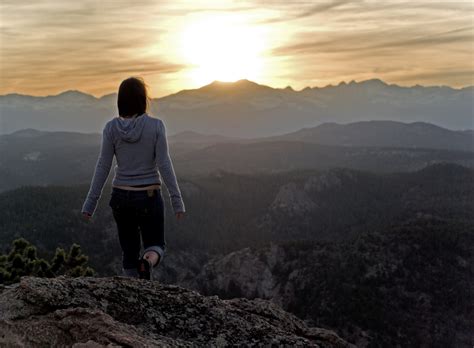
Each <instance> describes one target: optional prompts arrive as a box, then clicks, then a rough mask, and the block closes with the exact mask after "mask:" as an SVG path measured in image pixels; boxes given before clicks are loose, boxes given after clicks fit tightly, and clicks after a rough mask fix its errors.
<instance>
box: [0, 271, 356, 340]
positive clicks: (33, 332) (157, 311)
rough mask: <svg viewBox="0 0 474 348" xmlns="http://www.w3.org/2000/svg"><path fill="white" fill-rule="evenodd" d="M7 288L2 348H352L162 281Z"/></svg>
mask: <svg viewBox="0 0 474 348" xmlns="http://www.w3.org/2000/svg"><path fill="white" fill-rule="evenodd" d="M0 291H1V293H0V346H8V347H10V346H12V347H24V346H28V347H40V346H41V347H44V346H62V347H63V346H72V347H104V346H107V347H117V346H125V347H152V346H228V345H238V346H239V345H242V346H249V345H250V346H251V345H284V346H305V347H350V346H351V345H350V344H348V343H347V342H345V341H344V340H342V339H341V338H340V337H338V336H337V335H336V334H335V333H334V332H332V331H329V330H325V329H320V328H308V327H307V326H306V325H305V324H304V322H303V321H301V320H300V319H298V318H296V317H295V316H293V315H291V314H289V313H287V312H285V311H283V310H282V309H281V308H280V307H278V306H276V305H275V304H272V303H271V302H269V301H266V300H261V299H255V300H248V299H243V298H237V299H232V300H221V299H219V298H218V297H217V296H210V297H206V296H202V295H201V294H199V293H198V292H196V291H193V290H188V289H185V288H182V287H179V286H176V285H163V284H161V283H159V282H156V281H146V280H141V279H134V278H125V277H119V276H115V277H110V278H95V277H81V278H71V277H65V276H60V277H57V278H37V277H22V279H21V281H20V283H17V284H13V285H11V286H8V287H0Z"/></svg>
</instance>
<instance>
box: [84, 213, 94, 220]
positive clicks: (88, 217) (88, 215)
mask: <svg viewBox="0 0 474 348" xmlns="http://www.w3.org/2000/svg"><path fill="white" fill-rule="evenodd" d="M91 216H92V215H91V214H89V213H86V212H84V213H82V217H83V218H84V219H85V220H90V219H91Z"/></svg>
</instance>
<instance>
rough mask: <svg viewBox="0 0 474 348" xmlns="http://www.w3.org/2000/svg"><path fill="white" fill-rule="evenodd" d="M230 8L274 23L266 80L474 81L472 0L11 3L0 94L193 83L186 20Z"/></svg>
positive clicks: (0, 28)
mask: <svg viewBox="0 0 474 348" xmlns="http://www.w3.org/2000/svg"><path fill="white" fill-rule="evenodd" d="M224 14H235V15H236V16H239V18H242V20H243V21H244V22H246V23H249V25H254V26H256V27H257V28H263V29H264V30H265V31H266V32H268V40H267V42H266V44H265V45H266V46H265V49H264V51H263V53H262V55H263V56H264V59H265V61H264V66H265V69H266V71H265V74H264V75H262V76H265V79H266V80H262V81H258V82H260V83H264V84H268V85H274V84H275V83H277V82H278V83H281V84H282V85H283V86H286V85H292V86H294V87H295V88H297V87H304V85H305V84H306V85H309V84H312V85H314V84H322V83H326V84H327V83H338V82H339V81H340V80H341V79H346V80H348V79H357V78H360V77H362V76H363V77H364V78H365V77H368V78H370V77H380V78H387V79H389V78H392V79H394V80H396V81H405V82H409V81H415V82H416V79H417V78H418V79H419V80H420V81H424V82H437V81H440V82H443V83H447V84H449V83H450V77H449V76H450V75H449V74H450V73H451V74H452V75H451V77H452V80H451V81H452V84H458V85H459V84H460V83H468V80H469V79H471V80H472V75H473V74H472V71H473V70H474V67H473V63H472V61H473V60H474V59H473V58H474V48H473V42H474V33H473V22H472V18H473V16H474V3H473V2H472V1H464V0H463V1H456V2H451V1H445V2H439V1H428V0H424V1H398V0H387V1H383V2H382V1H362V0H348V1H341V0H334V1H316V2H315V1H283V0H282V1H279V0H272V1H265V0H247V1H237V0H235V1H232V0H220V1H212V0H208V1H200V2H184V1H171V0H166V1H165V0H137V1H129V0H116V1H97V0H75V1H72V0H35V1H34V2H33V1H17V0H3V1H1V2H0V69H1V70H0V74H1V77H2V84H1V85H0V93H8V92H16V91H20V90H21V91H23V92H26V93H30V94H40V95H44V94H46V93H52V92H57V91H61V90H64V89H68V88H72V89H80V88H83V89H84V90H85V91H87V92H90V93H97V94H106V93H109V92H111V91H115V89H116V84H117V81H120V79H122V78H123V77H125V76H127V75H131V74H141V75H146V76H148V77H149V79H150V80H152V81H153V83H155V84H156V85H157V86H160V88H162V89H163V90H165V89H168V90H169V89H170V88H171V86H172V88H175V89H184V88H189V85H188V83H189V81H188V80H189V79H187V78H186V75H185V72H186V71H187V70H188V69H189V68H190V67H189V66H188V64H187V63H186V62H185V61H183V60H182V59H181V60H180V59H179V57H177V56H176V55H173V54H171V51H172V50H173V49H174V47H175V46H176V45H177V42H176V41H173V39H175V38H176V34H177V32H178V31H179V30H180V27H179V25H180V24H183V23H184V24H186V23H187V21H188V20H189V21H191V20H192V19H193V18H194V16H203V17H205V16H207V15H209V16H213V15H215V16H220V15H224ZM173 35H174V36H173ZM170 38H171V39H170ZM448 68H449V70H447V69H448ZM470 72H471V73H470ZM463 74H464V75H463ZM466 76H467V77H466ZM280 81H281V82H280ZM174 91H176V90H174ZM174 91H173V92H174ZM170 92H171V91H170Z"/></svg>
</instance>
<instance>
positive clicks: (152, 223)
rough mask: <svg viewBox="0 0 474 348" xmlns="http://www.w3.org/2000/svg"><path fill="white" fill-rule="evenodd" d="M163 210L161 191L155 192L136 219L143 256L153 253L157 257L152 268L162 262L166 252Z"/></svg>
mask: <svg viewBox="0 0 474 348" xmlns="http://www.w3.org/2000/svg"><path fill="white" fill-rule="evenodd" d="M164 209H165V205H164V200H163V196H162V193H161V190H155V191H154V195H153V196H152V197H148V201H147V205H146V207H145V209H144V211H143V212H142V214H140V216H139V218H138V225H139V227H140V230H141V234H142V240H143V248H144V252H143V256H145V255H148V254H149V253H150V252H153V253H156V256H157V257H158V260H157V261H156V263H154V267H153V268H155V267H157V266H158V264H159V263H160V262H161V261H162V259H163V255H164V253H165V250H166V241H165V210H164ZM143 256H142V257H143Z"/></svg>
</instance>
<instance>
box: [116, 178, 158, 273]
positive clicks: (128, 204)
mask: <svg viewBox="0 0 474 348" xmlns="http://www.w3.org/2000/svg"><path fill="white" fill-rule="evenodd" d="M109 206H110V207H111V208H112V213H113V216H114V219H115V222H116V224H117V231H118V236H119V241H120V246H121V247H122V267H123V269H122V271H123V274H124V275H125V276H129V277H136V276H137V275H138V274H137V263H138V260H139V259H140V258H141V257H143V255H144V254H145V253H146V252H148V251H154V252H156V253H157V254H158V255H159V256H160V258H159V262H157V264H156V265H155V266H154V268H155V267H156V266H158V264H159V263H161V260H162V259H163V254H164V253H165V250H166V241H165V228H164V227H165V205H164V200H163V196H162V193H161V189H154V190H143V191H131V190H123V189H120V188H117V187H112V193H111V197H110V201H109ZM140 234H141V239H142V241H143V248H144V251H143V254H142V255H141V256H140V249H141V243H140Z"/></svg>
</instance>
